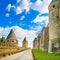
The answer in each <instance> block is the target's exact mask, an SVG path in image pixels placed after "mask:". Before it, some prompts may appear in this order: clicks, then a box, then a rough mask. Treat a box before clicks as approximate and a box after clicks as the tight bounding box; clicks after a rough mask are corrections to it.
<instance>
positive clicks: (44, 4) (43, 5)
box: [31, 0, 51, 13]
mask: <svg viewBox="0 0 60 60" xmlns="http://www.w3.org/2000/svg"><path fill="white" fill-rule="evenodd" d="M50 2H51V0H43V1H41V0H37V1H36V2H35V3H32V4H31V8H32V9H34V10H37V11H39V12H40V13H47V12H48V6H49V4H50Z"/></svg>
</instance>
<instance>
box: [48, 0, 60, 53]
mask: <svg viewBox="0 0 60 60" xmlns="http://www.w3.org/2000/svg"><path fill="white" fill-rule="evenodd" d="M48 8H49V52H54V53H60V0H52V2H51V3H50V5H49V7H48Z"/></svg>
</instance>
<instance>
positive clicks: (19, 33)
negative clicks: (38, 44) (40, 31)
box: [0, 26, 36, 47]
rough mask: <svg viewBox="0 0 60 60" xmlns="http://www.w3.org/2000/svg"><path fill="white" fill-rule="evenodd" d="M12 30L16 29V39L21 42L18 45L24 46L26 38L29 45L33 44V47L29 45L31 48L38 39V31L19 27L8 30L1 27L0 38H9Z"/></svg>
mask: <svg viewBox="0 0 60 60" xmlns="http://www.w3.org/2000/svg"><path fill="white" fill-rule="evenodd" d="M12 28H13V29H14V32H15V35H16V38H17V40H18V42H19V44H18V45H20V46H22V41H23V39H24V37H26V38H27V40H28V41H29V43H31V45H30V44H29V47H32V41H33V40H34V38H35V37H36V31H34V30H25V29H22V28H21V27H19V26H12V27H6V28H2V27H0V37H2V36H4V37H7V35H8V34H9V32H10V30H11V29H12Z"/></svg>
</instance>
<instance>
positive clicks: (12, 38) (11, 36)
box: [6, 29, 18, 46]
mask: <svg viewBox="0 0 60 60" xmlns="http://www.w3.org/2000/svg"><path fill="white" fill-rule="evenodd" d="M6 39H7V43H8V44H9V45H11V46H18V40H17V39H16V36H15V33H14V31H13V29H12V30H11V31H10V33H9V35H8V36H7V38H6Z"/></svg>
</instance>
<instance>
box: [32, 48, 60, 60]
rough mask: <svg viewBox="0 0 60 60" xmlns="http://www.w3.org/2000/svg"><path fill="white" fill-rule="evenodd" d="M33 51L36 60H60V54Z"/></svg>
mask: <svg viewBox="0 0 60 60" xmlns="http://www.w3.org/2000/svg"><path fill="white" fill-rule="evenodd" d="M32 51H33V54H34V56H35V58H36V60H60V54H53V53H47V52H42V51H41V50H37V49H33V50H32Z"/></svg>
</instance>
